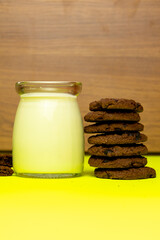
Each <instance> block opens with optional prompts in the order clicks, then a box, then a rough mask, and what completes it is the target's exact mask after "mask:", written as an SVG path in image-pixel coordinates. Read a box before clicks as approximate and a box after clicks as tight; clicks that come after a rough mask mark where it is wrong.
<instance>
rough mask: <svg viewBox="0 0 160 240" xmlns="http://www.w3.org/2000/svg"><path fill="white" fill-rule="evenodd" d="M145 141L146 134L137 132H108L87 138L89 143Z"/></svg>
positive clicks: (110, 143)
mask: <svg viewBox="0 0 160 240" xmlns="http://www.w3.org/2000/svg"><path fill="white" fill-rule="evenodd" d="M145 141H147V136H146V135H144V134H141V133H139V132H124V133H108V134H100V135H96V136H91V137H89V138H88V142H89V143H90V144H97V145H100V144H105V145H115V144H119V145H121V144H132V143H140V142H145Z"/></svg>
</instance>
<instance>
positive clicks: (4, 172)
mask: <svg viewBox="0 0 160 240" xmlns="http://www.w3.org/2000/svg"><path fill="white" fill-rule="evenodd" d="M12 174H13V170H12V169H11V168H10V167H8V166H0V176H11V175H12Z"/></svg>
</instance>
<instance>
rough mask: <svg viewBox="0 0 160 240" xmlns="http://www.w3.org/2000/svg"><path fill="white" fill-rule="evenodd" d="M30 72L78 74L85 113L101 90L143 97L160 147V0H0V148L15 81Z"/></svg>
mask: <svg viewBox="0 0 160 240" xmlns="http://www.w3.org/2000/svg"><path fill="white" fill-rule="evenodd" d="M27 80H56V81H58V80H66V81H81V82H82V83H83V91H82V94H81V95H80V96H79V104H80V109H81V112H82V116H84V114H85V113H87V112H88V104H89V102H91V101H93V100H96V99H100V98H101V97H114V98H116V97H117V98H119V97H123V98H133V99H135V100H137V101H140V102H141V103H142V104H143V105H144V109H145V111H144V113H142V114H141V116H142V122H143V123H144V125H145V133H146V134H147V135H148V137H149V140H148V144H147V146H148V148H149V150H150V152H160V103H159V102H160V1H158V0H154V1H152V0H141V1H140V0H129V1H128V0H111V1H106V0H68V1H67V0H61V1H60V0H0V150H10V149H11V148H12V145H11V138H12V127H13V121H14V116H15V112H16V108H17V104H18V100H19V98H18V96H17V94H16V93H15V90H14V85H15V82H16V81H27ZM86 148H87V145H86Z"/></svg>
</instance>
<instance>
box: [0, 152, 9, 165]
mask: <svg viewBox="0 0 160 240" xmlns="http://www.w3.org/2000/svg"><path fill="white" fill-rule="evenodd" d="M0 165H2V166H8V167H12V154H10V153H0Z"/></svg>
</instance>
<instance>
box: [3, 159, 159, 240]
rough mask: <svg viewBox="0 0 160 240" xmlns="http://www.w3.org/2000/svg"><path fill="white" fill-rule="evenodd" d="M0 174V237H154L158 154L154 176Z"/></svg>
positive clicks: (153, 162) (90, 172)
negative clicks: (138, 178) (51, 177)
mask: <svg viewBox="0 0 160 240" xmlns="http://www.w3.org/2000/svg"><path fill="white" fill-rule="evenodd" d="M87 161H88V157H87V156H86V157H85V169H84V170H85V171H84V174H83V176H81V177H77V178H68V179H29V178H20V177H16V176H12V177H0V239H4V240H6V239H7V240H8V239H24V240H25V239H56V240H57V239H110V240H111V239H130V240H132V239H136V240H138V239H141V240H142V239H144V240H146V239H153V240H156V239H160V157H159V156H152V157H148V166H151V167H153V168H155V169H156V172H157V177H156V178H155V179H145V180H130V181H123V180H110V179H98V178H96V177H94V176H93V169H92V168H91V167H89V166H88V164H87Z"/></svg>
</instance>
